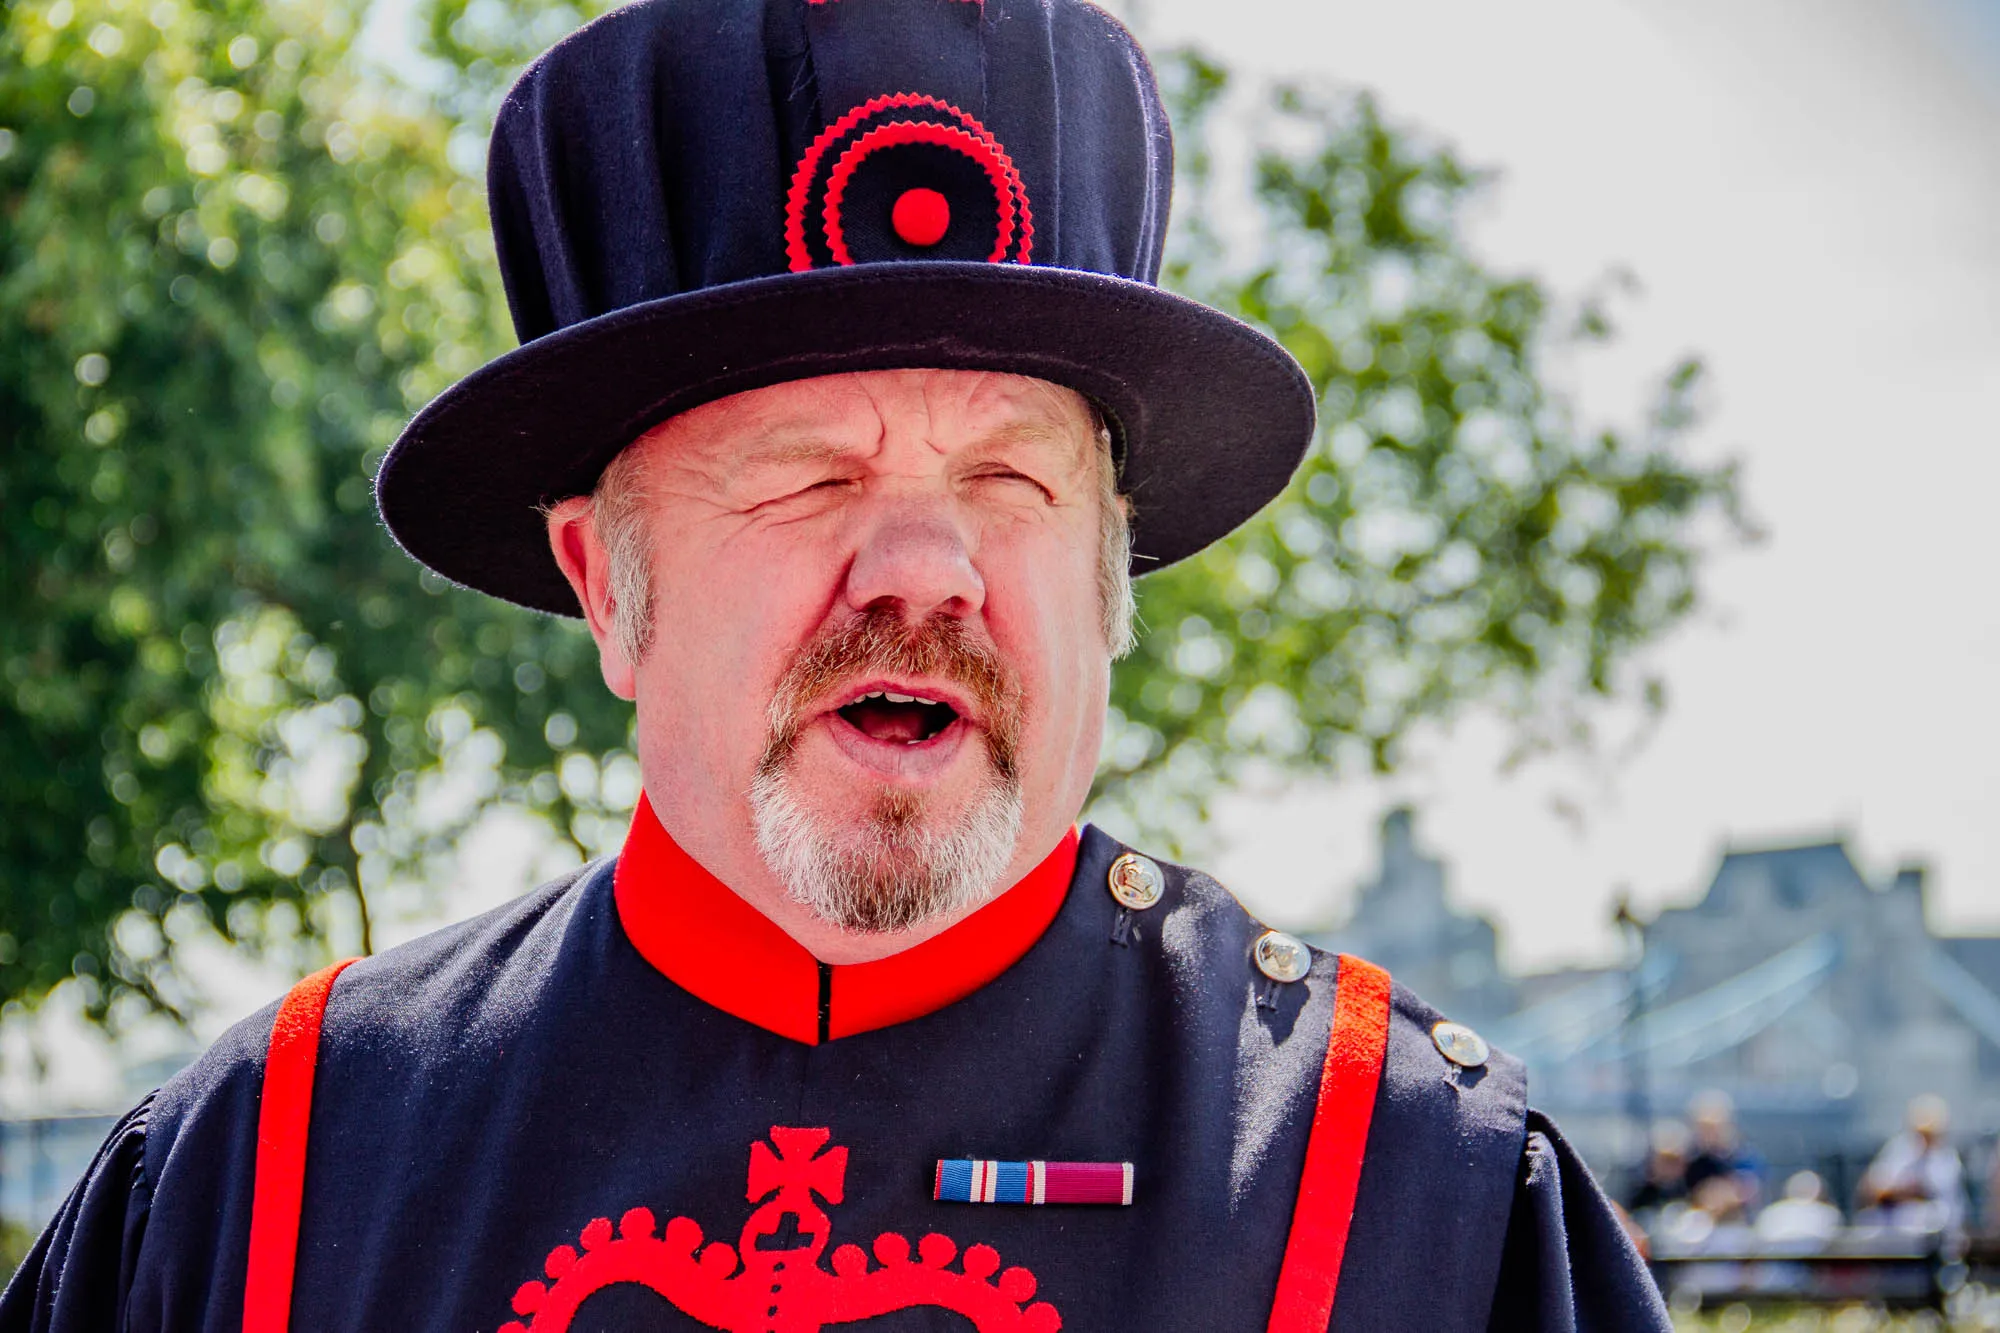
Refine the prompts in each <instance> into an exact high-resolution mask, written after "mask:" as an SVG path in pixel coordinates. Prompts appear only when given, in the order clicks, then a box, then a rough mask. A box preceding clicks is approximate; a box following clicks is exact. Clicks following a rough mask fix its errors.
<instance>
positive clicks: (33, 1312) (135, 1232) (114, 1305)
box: [0, 1095, 153, 1333]
mask: <svg viewBox="0 0 2000 1333" xmlns="http://www.w3.org/2000/svg"><path fill="white" fill-rule="evenodd" d="M152 1109H153V1096H152V1095H149V1096H148V1097H147V1098H146V1100H144V1101H143V1102H140V1103H139V1105H138V1106H137V1107H135V1108H134V1109H133V1110H132V1111H131V1112H130V1113H128V1114H127V1115H126V1116H125V1118H124V1119H122V1120H120V1121H119V1122H118V1123H117V1125H115V1126H114V1127H113V1128H112V1130H111V1133H110V1135H109V1136H107V1137H106V1138H105V1140H104V1144H103V1146H102V1147H100V1148H99V1149H98V1150H97V1156H96V1158H95V1159H93V1160H92V1162H91V1164H90V1169H89V1170H88V1171H86V1172H84V1174H83V1179H82V1180H80V1181H78V1182H77V1185H76V1188H75V1189H73V1190H71V1191H70V1195H69V1198H68V1199H66V1200H64V1201H63V1205H62V1207H61V1208H60V1209H59V1210H58V1211H57V1212H56V1215H55V1217H54V1218H53V1219H51V1220H50V1222H49V1225H48V1229H47V1230H45V1231H43V1232H42V1235H41V1239H40V1240H38V1241H36V1242H35V1245H34V1248H33V1249H31V1250H29V1251H28V1257H27V1258H26V1259H23V1260H22V1261H21V1266H20V1267H19V1268H18V1269H16V1270H15V1271H14V1276H13V1279H12V1280H11V1281H9V1282H8V1284H7V1290H6V1292H5V1293H4V1294H0V1333H85V1330H91V1333H100V1331H101V1330H105V1329H122V1328H123V1327H124V1326H125V1306H126V1301H127V1298H128V1297H129V1295H130V1293H131V1290H132V1280H133V1272H134V1267H135V1264H136V1261H137V1259H138V1256H139V1242H140V1240H141V1238H142V1237H143V1236H144V1234H145V1230H146V1218H147V1214H148V1213H149V1212H150V1211H151V1208H152V1188H151V1186H150V1185H149V1184H148V1183H147V1180H146V1168H145V1147H146V1121H147V1118H148V1116H149V1115H151V1113H152Z"/></svg>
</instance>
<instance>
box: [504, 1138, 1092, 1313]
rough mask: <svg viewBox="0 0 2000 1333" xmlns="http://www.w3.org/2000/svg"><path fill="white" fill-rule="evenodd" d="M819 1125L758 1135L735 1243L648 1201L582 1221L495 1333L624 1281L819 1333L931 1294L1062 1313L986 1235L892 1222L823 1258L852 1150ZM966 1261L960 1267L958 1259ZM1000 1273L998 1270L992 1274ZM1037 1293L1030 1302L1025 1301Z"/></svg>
mask: <svg viewBox="0 0 2000 1333" xmlns="http://www.w3.org/2000/svg"><path fill="white" fill-rule="evenodd" d="M831 1137H832V1136H831V1134H830V1133H829V1131H827V1130H824V1129H789V1128H786V1127H784V1126H782V1125H776V1126H773V1127H772V1129H771V1141H770V1143H769V1144H768V1145H766V1144H763V1143H755V1144H752V1145H751V1147H750V1183H749V1189H748V1192H747V1197H748V1199H749V1200H750V1202H752V1203H755V1204H757V1205H758V1207H757V1208H756V1210H755V1211H753V1212H752V1213H751V1214H750V1217H749V1220H747V1221H746V1222H744V1224H743V1231H742V1234H741V1236H740V1237H739V1238H738V1241H737V1244H736V1245H734V1246H731V1245H729V1244H727V1243H726V1242H723V1241H715V1242H712V1243H710V1244H707V1245H704V1244H702V1232H701V1226H700V1224H699V1223H697V1222H695V1221H694V1220H693V1219H692V1218H687V1217H675V1218H673V1219H672V1220H670V1221H669V1222H668V1223H667V1225H666V1228H665V1230H664V1231H662V1230H661V1229H660V1228H659V1227H658V1226H657V1225H656V1224H655V1222H654V1219H653V1214H652V1212H651V1211H650V1210H648V1209H645V1208H634V1209H632V1210H631V1211H629V1212H627V1213H626V1214H625V1215H624V1216H623V1217H621V1218H620V1219H619V1220H618V1225H617V1228H616V1231H615V1234H614V1230H613V1227H612V1225H611V1219H610V1218H608V1217H600V1218H597V1219H596V1220H595V1221H593V1222H591V1223H590V1225H589V1226H586V1227H585V1228H584V1229H583V1233H582V1235H581V1236H580V1237H579V1238H578V1239H579V1244H580V1245H581V1249H580V1250H579V1249H578V1248H577V1247H575V1246H569V1245H558V1246H557V1247H556V1248H555V1249H553V1250H551V1251H549V1257H548V1259H547V1260H546V1261H545V1262H544V1263H543V1265H542V1271H543V1272H544V1273H545V1274H546V1275H547V1277H548V1281H546V1282H539V1281H535V1282H525V1283H523V1284H522V1285H521V1288H520V1290H518V1291H516V1292H515V1293H514V1313H516V1314H518V1315H520V1316H522V1318H523V1319H524V1320H525V1321H526V1322H524V1323H523V1322H515V1323H508V1324H505V1325H502V1326H501V1329H500V1333H563V1331H564V1330H566V1329H568V1328H569V1325H570V1320H571V1319H573V1318H575V1316H576V1312H577V1309H578V1308H579V1307H580V1306H582V1304H583V1303H584V1301H586V1300H588V1299H589V1298H590V1297H591V1296H594V1295H596V1294H597V1293H598V1292H600V1291H603V1290H604V1289H605V1288H607V1287H610V1286H614V1285H616V1284H618V1283H621V1282H630V1283H637V1284H639V1285H641V1286H644V1287H647V1288H649V1289H650V1290H652V1291H653V1292H655V1293H656V1294H658V1295H659V1296H661V1297H662V1298H664V1299H665V1300H666V1301H668V1302H669V1303H671V1304H672V1305H673V1306H674V1307H675V1308H676V1309H678V1310H680V1311H681V1312H682V1313H683V1314H686V1315H688V1316H689V1317H691V1318H693V1319H697V1320H699V1321H700V1322H702V1323H704V1324H707V1325H708V1326H709V1327H710V1328H719V1329H725V1330H728V1333H819V1330H820V1329H822V1328H825V1327H826V1326H828V1325H832V1324H851V1323H858V1322H860V1321H863V1320H868V1319H873V1318H875V1317H876V1316H877V1315H883V1314H888V1313H890V1312H891V1311H894V1310H907V1309H911V1308H913V1307H917V1306H931V1307H935V1308H938V1309H944V1310H950V1311H952V1312H953V1313H955V1314H959V1315H963V1316H964V1317H965V1318H966V1319H968V1320H970V1321H971V1322H972V1326H973V1327H974V1328H976V1329H978V1330H979V1333H1055V1331H1056V1330H1057V1329H1060V1328H1061V1327H1062V1316H1061V1315H1059V1314H1057V1313H1056V1308H1055V1307H1054V1306H1053V1305H1050V1304H1049V1303H1048V1302H1047V1301H1036V1300H1034V1295H1035V1275H1034V1274H1033V1273H1031V1272H1029V1271H1028V1270H1027V1269H1025V1268H1019V1267H1016V1268H1007V1269H1002V1268H1001V1267H1000V1254H999V1252H998V1251H997V1250H995V1249H994V1248H993V1247H992V1246H990V1245H971V1246H967V1247H966V1249H965V1251H964V1253H963V1254H960V1252H959V1249H958V1244H957V1242H955V1241H953V1240H952V1239H951V1238H950V1237H948V1236H941V1235H938V1234H936V1233H935V1232H933V1233H932V1234H930V1235H927V1236H925V1237H924V1238H923V1239H922V1240H919V1241H918V1242H917V1244H916V1252H915V1253H914V1254H912V1253H911V1246H910V1242H909V1241H908V1240H907V1239H906V1238H904V1237H903V1236H900V1235H898V1234H897V1233H895V1232H893V1231H885V1232H883V1233H882V1234H881V1235H880V1236H877V1237H876V1238H875V1244H874V1246H873V1258H872V1260H871V1258H870V1255H869V1253H868V1252H867V1251H864V1250H862V1248H861V1247H860V1246H858V1245H842V1246H840V1247H839V1248H838V1249H836V1250H834V1252H833V1261H832V1262H833V1266H832V1269H831V1270H830V1271H829V1270H828V1269H826V1268H824V1267H822V1266H821V1265H820V1257H821V1256H822V1255H823V1254H824V1253H825V1251H826V1247H827V1244H828V1242H829V1241H830V1240H831V1238H832V1234H833V1222H832V1219H830V1218H829V1217H828V1216H827V1214H826V1210H825V1209H824V1208H822V1207H821V1206H820V1203H821V1201H822V1200H823V1201H824V1202H825V1203H826V1204H827V1205H828V1206H834V1205H838V1204H839V1203H840V1201H841V1199H842V1198H843V1197H844V1192H845V1185H846V1178H847V1149H845V1148H840V1147H831V1148H830V1147H828V1146H827V1141H828V1139H829V1138H831ZM954 1259H955V1260H957V1262H958V1266H957V1267H956V1268H953V1267H952V1266H951V1265H952V1262H953V1260H954ZM996 1275H997V1276H996ZM1030 1302H1032V1304H1030Z"/></svg>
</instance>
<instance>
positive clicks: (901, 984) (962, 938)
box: [612, 795, 1077, 1045]
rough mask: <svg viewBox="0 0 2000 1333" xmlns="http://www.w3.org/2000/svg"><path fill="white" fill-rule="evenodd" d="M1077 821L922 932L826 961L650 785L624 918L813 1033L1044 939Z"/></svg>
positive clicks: (758, 1015) (956, 984)
mask: <svg viewBox="0 0 2000 1333" xmlns="http://www.w3.org/2000/svg"><path fill="white" fill-rule="evenodd" d="M1076 849H1077V836H1076V830H1075V829H1074V828H1072V829H1070V831H1069V832H1068V833H1066V834H1065V835H1063V840H1062V841H1061V842H1059V843H1057V844H1056V849H1055V850H1054V851H1052V852H1050V853H1049V854H1048V856H1047V857H1046V858H1044V859H1043V861H1042V863H1041V864H1040V865H1038V866H1036V867H1035V868H1034V869H1033V870H1030V871H1029V872H1028V873H1027V876H1026V877H1025V878H1023V879H1022V880H1021V882H1020V883H1018V884H1016V885H1015V886H1014V887H1013V888H1011V889H1009V890H1007V892H1005V893H1003V894H1001V895H1000V896H999V897H997V898H995V899H994V900H993V901H992V902H990V903H988V904H986V906H984V907H982V908H980V909H979V910H978V911H977V912H974V913H973V914H972V915H971V916H969V917H967V918H965V920H963V921H961V922H959V923H958V924H957V925H955V926H953V927H951V928H950V929H949V930H947V931H945V932H944V933H942V934H940V935H934V936H932V937H931V938H930V939H928V940H925V941H924V942H923V943H922V944H918V945H915V946H913V947H911V948H908V949H905V950H903V951H902V952H901V953H897V954H891V955H889V956H888V957H887V958H880V959H877V960H875V961H874V962H872V963H846V964H841V965H838V966H836V965H833V964H828V963H822V962H820V961H819V960H818V959H816V958H814V957H813V956H812V954H810V953H808V952H807V951H806V949H805V946H804V945H802V944H800V943H799V942H798V941H797V940H794V939H793V938H792V937H791V936H789V935H787V934H786V933H785V932H784V931H782V930H780V929H779V928H778V926H777V924H776V923H775V922H773V921H772V920H771V919H770V918H769V917H767V916H765V915H764V914H763V913H762V912H759V911H758V910H757V909H756V908H754V907H752V906H751V905H750V904H749V903H747V902H745V901H744V900H743V899H742V898H740V897H738V896H737V895H736V892H735V891H734V890H733V889H731V888H730V887H729V886H728V885H726V884H724V883H723V882H722V881H721V880H719V879H717V878H716V877H715V876H714V875H712V874H710V873H709V872H708V871H707V870H705V869H703V868H702V866H701V865H700V863H699V862H697V861H696V860H695V859H694V858H693V857H692V856H689V855H688V854H687V853H686V852H684V851H682V850H681V847H680V844H679V843H677V842H675V841H674V840H673V838H672V837H671V836H670V835H669V834H668V833H667V831H666V829H665V828H663V827H661V825H660V821H659V818H658V817H657V816H655V815H654V814H653V807H652V805H651V803H650V802H648V801H647V800H646V798H645V797H644V796H643V795H642V796H640V798H639V808H638V809H637V810H636V811H634V812H633V814H632V831H631V833H629V834H628V835H627V836H626V838H625V850H624V851H623V852H622V853H621V854H620V855H619V857H618V869H617V871H616V875H615V878H614V881H613V887H612V892H613V896H614V897H615V898H616V900H617V903H618V921H619V924H621V925H622V926H624V928H625V934H626V937H627V938H629V939H630V940H631V941H632V945H633V947H634V948H636V949H637V950H638V951H639V953H640V955H641V956H642V957H644V958H645V960H646V961H647V962H649V963H651V964H652V965H653V966H654V967H656V968H658V969H659V970H660V971H661V972H663V973H664V974H665V975H666V976H667V979H668V980H670V981H672V982H674V983H675V984H676V985H678V986H679V987H680V988H681V989H683V990H685V991H687V992H689V993H690V994H692V995H694V996H695V997H696V998H697V999H700V1000H704V1001H706V1002H707V1003H709V1004H712V1005H714V1006H715V1007H716V1008H718V1009H721V1010H724V1011H726V1012H728V1013H731V1014H734V1015H736V1017H738V1018H740V1019H742V1020H743V1021H744V1022H746V1023H755V1024H756V1025H757V1026H758V1027H760V1028H765V1029H767V1030H769V1031H771V1032H775V1033H777V1034H778V1035H779V1036H781V1037H790V1038H791V1039H792V1040H793V1041H798V1042H804V1043H806V1044H807V1045H817V1044H818V1043H819V1042H822V1041H826V1040H829V1039H831V1038H834V1037H851V1036H853V1035H854V1034H855V1033H857V1032H868V1031H872V1030H873V1029H875V1028H882V1027H888V1026H889V1025H890V1024H892V1023H903V1022H907V1021H909V1020H910V1019H912V1018H921V1017H923V1016H924V1015H925V1014H928V1013H932V1012H934V1011H936V1010H939V1009H942V1008H944V1007H945V1006H946V1005H948V1004H951V1003H953V1002H954V1001H956V1000H962V999H964V998H965V997H966V996H968V995H970V994H972V992H974V991H976V990H978V989H979V988H980V987H981V986H984V985H985V984H986V983H987V982H989V981H991V980H993V978H995V977H997V976H999V975H1000V974H1001V973H1002V972H1005V971H1006V970H1007V969H1008V968H1010V967H1012V966H1013V965H1014V964H1015V963H1016V962H1017V961H1019V959H1020V957H1021V955H1023V954H1025V953H1027V952H1028V950H1029V949H1031V948H1033V947H1034V944H1035V941H1036V940H1039V939H1040V938H1041V937H1042V932H1043V931H1045V930H1047V929H1048V928H1049V923H1050V922H1051V921H1054V920H1055V918H1056V912H1057V911H1058V910H1059V909H1060V908H1061V907H1062V904H1063V899H1064V897H1065V896H1067V894H1068V893H1069V881H1070V877H1071V876H1072V875H1073V874H1074V873H1075V872H1076Z"/></svg>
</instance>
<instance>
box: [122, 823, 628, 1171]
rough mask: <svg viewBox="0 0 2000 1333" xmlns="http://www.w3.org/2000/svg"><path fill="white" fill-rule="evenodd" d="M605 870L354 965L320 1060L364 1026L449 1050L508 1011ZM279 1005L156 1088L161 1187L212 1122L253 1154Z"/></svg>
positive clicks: (154, 1163)
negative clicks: (473, 1013) (462, 1032)
mask: <svg viewBox="0 0 2000 1333" xmlns="http://www.w3.org/2000/svg"><path fill="white" fill-rule="evenodd" d="M606 865H608V863H607V862H593V863H591V864H590V865H586V866H583V867H580V868H579V869H577V870H575V871H572V872H570V873H569V874H566V875H563V876H562V877H560V878H558V879H556V880H553V881H551V882H550V883H548V884H545V885H542V886H541V887H540V888H537V889H534V890H531V891H530V892H528V893H526V894H523V895H522V896H521V897H519V898H516V899H514V900H513V901H511V902H508V903H506V904H503V905H502V906H500V907H498V908H495V909H494V910H492V911H489V912H486V913H483V914H482V915H479V916H476V917H472V918H470V919H468V920H465V921H461V922H458V923H456V924H454V925H450V926H446V927H444V928H443V929H441V930H436V931H432V932H430V933H429V934H426V935H422V936H419V937H418V938H417V939H414V940H411V941H409V942H408V943H406V944H400V945H397V946H396V947H395V948H393V949H388V950H385V951H383V952H382V953H379V954H376V955H373V956H372V957H368V958H364V959H361V960H360V961H359V962H357V963H355V964H354V965H353V966H352V967H349V968H348V969H347V970H346V971H344V972H342V973H341V975H340V980H339V983H338V984H337V985H336V986H335V987H334V991H333V997H332V1000H331V1002H330V1003H329V1005H328V1011H327V1013H328V1018H327V1024H326V1028H325V1030H324V1032H323V1034H322V1051H321V1059H322V1062H324V1060H325V1058H326V1055H325V1052H326V1050H327V1048H328V1046H329V1045H331V1044H333V1043H337V1042H340V1041H342V1040H345V1039H350V1038H351V1036H352V1034H353V1033H354V1032H355V1031H356V1029H358V1028H359V1029H374V1030H381V1029H385V1028H386V1029H392V1030H393V1031H392V1033H391V1034H390V1035H391V1036H392V1038H393V1039H394V1040H397V1041H401V1042H408V1043H416V1044H418V1045H420V1046H449V1045H451V1044H452V1043H453V1042H454V1041H455V1040H457V1039H458V1038H457V1034H456V1033H455V1032H454V1030H453V1028H454V1025H455V1024H457V1023H461V1022H463V1021H464V1020H465V1015H466V1012H467V1010H468V1009H476V1010H487V1009H490V1008H491V1007H492V1006H495V1005H499V1006H504V1005H505V1004H506V1003H507V1000H508V997H509V996H510V995H516V994H518V984H517V983H518V982H519V981H520V980H521V979H522V978H524V977H526V976H530V975H538V974H542V973H545V972H546V971H547V969H548V967H549V965H550V963H551V960H552V958H553V956H554V953H555V951H556V949H557V948H558V947H559V942H560V936H561V934H562V932H563V930H564V929H565V927H566V926H567V925H568V920H569V916H570V909H572V908H573V907H574V905H575V900H576V898H577V896H578V895H577V893H576V890H577V888H578V887H579V886H580V885H581V884H582V883H583V882H584V881H585V880H587V879H588V878H589V877H590V875H591V874H592V872H593V871H595V870H598V869H600V868H602V867H604V866H606ZM278 1003H279V1001H275V1000H274V1001H273V1002H272V1003H270V1004H268V1005H266V1006H265V1007H264V1008H262V1009H260V1010H258V1011H257V1012H256V1013H254V1014H252V1015H251V1016H250V1017H248V1018H246V1019H244V1020H243V1021H242V1022H240V1023H237V1024H236V1025H234V1026H233V1027H231V1028H230V1029H229V1030H228V1031H226V1032H224V1033H223V1034H222V1036H221V1037H219V1038H218V1039H217V1040H216V1041H215V1043H214V1045H212V1046H210V1047H209V1048H208V1050H207V1051H205V1052H204V1053H203V1054H202V1056H201V1058H200V1059H198V1060H196V1061H195V1062H194V1063H193V1064H192V1065H189V1066H188V1067H187V1068H186V1069H184V1070H182V1071H181V1072H180V1073H179V1074H177V1075H175V1076H174V1077H173V1078H172V1079H170V1080H168V1082H167V1083H166V1085H165V1086H163V1087H162V1088H161V1089H160V1090H159V1092H158V1094H157V1098H156V1100H157V1104H156V1107H155V1109H154V1112H153V1116H152V1125H153V1133H152V1134H151V1135H150V1136H149V1143H148V1148H147V1157H146V1160H147V1164H148V1167H149V1169H150V1170H151V1171H152V1173H153V1178H154V1179H155V1180H158V1181H162V1182H164V1181H165V1180H166V1179H167V1178H168V1177H169V1176H170V1175H171V1174H172V1173H173V1165H174V1164H173V1161H172V1158H173V1154H174V1151H175V1144H176V1142H177V1140H179V1139H180V1138H181V1137H182V1136H183V1135H186V1134H189V1133H194V1132H196V1131H197V1130H198V1129H199V1128H200V1127H201V1126H202V1125H205V1124H208V1123H210V1122H213V1123H215V1124H217V1125H227V1126H229V1127H230V1128H231V1130H232V1131H233V1134H234V1136H235V1137H236V1138H237V1139H238V1140H240V1141H242V1142H243V1143H245V1144H246V1146H248V1147H254V1142H255V1135H256V1122H257V1107H258V1103H259V1098H260V1095H261V1092H262V1089H263V1082H264V1058H265V1052H266V1049H267V1048H268V1047H269V1045H270V1040H271V1028H272V1025H273V1023H274V1022H275V1021H276V1018H277V1012H278ZM204 1137H213V1136H212V1135H205V1136H204ZM211 1146H219V1145H211Z"/></svg>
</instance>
